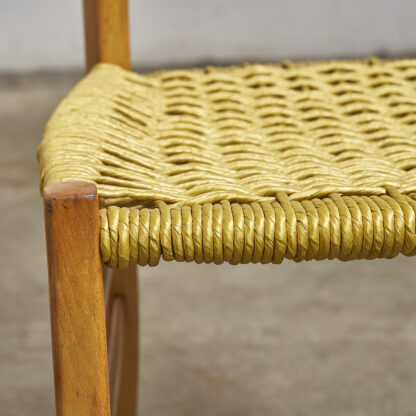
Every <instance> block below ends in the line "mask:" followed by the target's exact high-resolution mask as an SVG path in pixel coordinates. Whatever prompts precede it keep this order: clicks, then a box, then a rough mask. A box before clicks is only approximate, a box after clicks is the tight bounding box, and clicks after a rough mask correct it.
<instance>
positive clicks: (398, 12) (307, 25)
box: [0, 0, 416, 71]
mask: <svg viewBox="0 0 416 416" xmlns="http://www.w3.org/2000/svg"><path fill="white" fill-rule="evenodd" d="M115 1H116V0H115ZM130 3H131V34H132V51H133V62H134V65H135V66H139V67H157V66H160V65H161V66H166V65H171V66H172V65H175V66H177V65H189V64H192V63H198V62H237V61H241V60H251V61H275V60H282V59H302V58H327V57H351V56H366V55H374V54H375V55H382V56H390V55H413V54H414V51H416V25H415V24H414V18H415V16H416V1H414V0H131V1H130ZM0 6H1V7H0V10H1V12H0V35H1V36H0V71H5V70H6V71H10V70H11V71H13V70H16V69H21V70H32V69H53V68H68V67H81V66H82V65H83V58H84V52H83V35H82V21H81V19H82V15H81V12H82V9H81V0H14V1H10V0H0Z"/></svg>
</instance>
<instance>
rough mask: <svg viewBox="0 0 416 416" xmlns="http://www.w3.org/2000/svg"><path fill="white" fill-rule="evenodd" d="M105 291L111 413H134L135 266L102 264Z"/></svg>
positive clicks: (125, 415) (117, 415)
mask: <svg viewBox="0 0 416 416" xmlns="http://www.w3.org/2000/svg"><path fill="white" fill-rule="evenodd" d="M104 293H105V305H106V316H107V334H108V337H107V346H108V366H109V378H110V380H109V381H110V403H111V414H112V415H113V416H134V415H135V414H136V403H137V392H138V386H137V384H138V366H139V345H138V344H139V335H138V327H139V292H138V279H137V268H136V267H130V268H128V269H122V270H112V269H108V268H104Z"/></svg>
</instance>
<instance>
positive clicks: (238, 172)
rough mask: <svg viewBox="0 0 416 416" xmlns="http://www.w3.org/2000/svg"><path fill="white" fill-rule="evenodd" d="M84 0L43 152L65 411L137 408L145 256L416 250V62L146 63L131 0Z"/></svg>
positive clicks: (236, 258)
mask: <svg viewBox="0 0 416 416" xmlns="http://www.w3.org/2000/svg"><path fill="white" fill-rule="evenodd" d="M84 14H85V32H86V45H87V69H88V71H89V73H88V75H87V76H86V77H85V78H84V79H83V80H82V81H81V82H80V83H79V84H78V85H77V86H76V87H75V88H74V89H73V91H72V92H71V93H70V94H69V95H68V97H67V98H65V99H64V100H63V101H62V103H61V104H60V105H59V107H58V108H57V109H56V111H55V112H54V114H53V115H52V117H51V119H50V120H49V122H48V123H47V126H46V128H45V133H44V138H43V141H42V143H41V145H40V148H39V152H38V160H39V164H40V170H41V189H42V192H43V198H44V204H45V227H46V240H47V255H48V270H49V287H50V308H51V327H52V347H53V359H54V374H55V395H56V408H57V414H58V415H64V416H67V415H77V416H78V415H83V416H88V415H91V416H92V415H110V413H111V414H113V415H133V414H135V406H136V391H137V367H138V335H137V327H138V288H137V278H136V271H135V270H136V269H135V268H136V265H137V264H139V265H141V266H145V265H150V266H156V265H157V264H158V262H159V260H160V258H161V257H162V258H163V259H164V260H167V261H169V260H177V261H195V262H197V263H201V262H207V263H211V262H214V263H216V264H220V263H222V262H224V261H225V262H229V263H231V264H239V263H248V262H254V263H256V262H261V263H271V262H272V263H280V262H281V261H282V260H283V259H284V258H288V259H293V260H295V261H301V260H311V259H317V260H323V259H335V258H337V259H341V260H353V259H374V258H377V257H384V258H392V257H395V256H397V255H398V254H399V253H403V254H405V255H408V256H410V255H414V254H415V253H416V234H415V224H416V222H415V221H416V216H415V212H416V201H415V197H416V82H415V81H416V61H414V60H396V61H382V60H377V59H375V58H371V59H367V60H361V61H331V62H316V63H300V64H297V63H296V64H295V63H290V62H285V63H282V64H280V65H242V66H235V67H227V68H212V67H207V68H203V69H192V70H173V71H160V72H155V73H151V74H148V75H140V74H135V73H133V72H131V71H130V57H129V39H128V24H127V1H126V0H118V1H112V0H84ZM96 64H97V65H96ZM102 263H104V265H105V266H104V278H103V267H102ZM103 293H104V295H103Z"/></svg>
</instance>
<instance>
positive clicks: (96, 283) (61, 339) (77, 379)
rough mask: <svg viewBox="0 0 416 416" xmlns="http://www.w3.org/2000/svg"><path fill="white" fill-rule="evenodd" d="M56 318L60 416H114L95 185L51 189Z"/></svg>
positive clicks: (49, 238) (47, 197)
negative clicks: (108, 364) (111, 410)
mask: <svg viewBox="0 0 416 416" xmlns="http://www.w3.org/2000/svg"><path fill="white" fill-rule="evenodd" d="M43 196H44V204H45V227H46V243H47V254H48V270H49V294H50V317H51V328H52V350H53V361H54V376H55V399H56V411H57V415H58V416H80V415H82V416H96V415H100V416H110V403H109V388H108V368H107V342H106V327H105V312H104V296H103V284H102V266H101V260H100V251H99V216H98V199H97V192H96V187H95V185H94V184H90V183H85V182H84V183H83V182H72V183H61V184H57V185H51V186H48V187H47V188H45V190H44V193H43Z"/></svg>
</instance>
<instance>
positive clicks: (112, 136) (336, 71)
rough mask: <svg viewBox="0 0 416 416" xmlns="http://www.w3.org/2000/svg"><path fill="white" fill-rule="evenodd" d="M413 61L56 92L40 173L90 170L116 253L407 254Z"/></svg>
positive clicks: (89, 81) (115, 258) (169, 76)
mask: <svg viewBox="0 0 416 416" xmlns="http://www.w3.org/2000/svg"><path fill="white" fill-rule="evenodd" d="M415 133H416V61H413V60H399V61H378V60H375V59H370V60H367V61H333V62H326V63H314V64H290V63H287V64H282V65H244V66H241V67H230V68H206V69H200V70H186V71H185V70H178V71H166V72H157V73H153V74H149V75H138V74H134V73H131V72H128V71H124V70H122V69H120V68H119V67H116V66H113V65H108V64H100V65H98V66H96V67H95V68H94V69H93V71H92V72H91V73H90V74H89V75H88V76H86V77H85V78H84V79H83V80H82V81H81V82H80V83H79V84H78V85H77V86H76V87H75V89H74V90H73V91H72V92H71V93H70V94H69V96H68V97H67V98H66V99H65V100H64V101H63V102H62V103H61V104H60V106H59V107H58V108H57V110H56V111H55V113H54V114H53V116H52V117H51V119H50V120H49V122H48V124H47V126H46V128H45V134H44V138H43V141H42V144H41V146H40V148H39V152H38V157H39V163H40V168H41V173H42V184H41V186H42V187H44V186H47V185H49V184H53V183H58V182H62V181H91V182H95V183H96V184H97V188H98V192H99V196H100V202H101V206H102V209H101V251H102V256H103V260H104V261H105V262H106V263H107V264H109V265H110V266H112V267H124V266H127V265H128V264H135V263H139V264H142V265H144V264H150V265H155V264H157V262H158V261H159V258H160V257H161V256H163V258H164V259H166V260H172V259H176V260H179V261H183V260H186V261H191V260H195V261H197V262H202V261H205V262H215V263H221V262H223V261H228V262H230V263H232V264H237V263H246V262H250V261H252V262H263V263H268V262H275V263H279V262H280V261H282V259H283V258H284V257H287V258H291V259H294V260H296V261H299V260H302V259H324V258H340V259H343V260H349V259H355V258H375V257H393V256H395V255H397V254H398V253H400V252H402V253H404V254H406V255H413V254H415V250H416V236H415V209H416V203H415V202H414V195H413V193H416V136H415Z"/></svg>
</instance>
